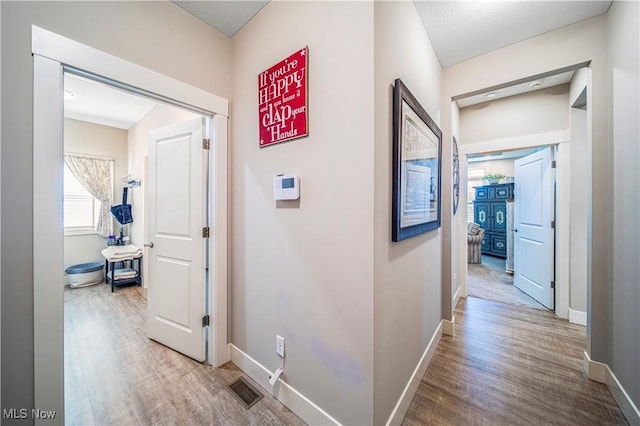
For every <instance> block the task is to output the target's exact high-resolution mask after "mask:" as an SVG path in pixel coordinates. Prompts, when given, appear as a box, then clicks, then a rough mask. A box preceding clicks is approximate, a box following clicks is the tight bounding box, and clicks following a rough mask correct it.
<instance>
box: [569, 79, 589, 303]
mask: <svg viewBox="0 0 640 426" xmlns="http://www.w3.org/2000/svg"><path fill="white" fill-rule="evenodd" d="M570 87H571V90H570V96H569V103H568V106H569V108H568V110H569V111H570V117H571V118H570V122H571V126H570V132H571V133H570V139H571V160H570V165H569V167H570V171H569V173H570V191H571V196H570V207H569V208H570V210H571V224H570V227H571V230H570V233H571V237H570V239H571V245H570V250H571V254H570V262H569V263H570V265H571V266H570V282H571V286H570V293H569V307H570V308H571V309H573V310H576V311H581V312H586V311H587V268H588V265H587V212H586V208H585V206H586V205H587V199H588V194H587V186H586V185H584V182H586V181H587V179H588V176H589V175H588V173H589V170H588V159H587V151H588V148H587V144H588V125H589V123H588V117H587V114H588V113H587V111H586V107H585V109H579V108H572V105H574V104H575V102H576V99H577V98H578V96H580V93H581V92H582V90H587V70H586V69H579V70H577V71H576V74H575V75H574V77H573V79H572V80H571V84H570Z"/></svg>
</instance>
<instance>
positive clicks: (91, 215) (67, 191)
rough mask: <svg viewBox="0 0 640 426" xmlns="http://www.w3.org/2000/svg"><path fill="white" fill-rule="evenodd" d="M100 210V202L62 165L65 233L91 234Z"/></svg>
mask: <svg viewBox="0 0 640 426" xmlns="http://www.w3.org/2000/svg"><path fill="white" fill-rule="evenodd" d="M99 212H100V202H99V201H98V200H97V199H96V198H95V197H93V196H92V195H91V194H89V192H88V191H87V190H86V189H84V187H83V186H82V185H81V184H80V182H78V180H77V179H76V178H75V176H74V175H73V173H71V170H69V168H68V167H67V166H66V165H65V166H64V215H63V217H64V231H65V234H92V233H95V232H96V223H97V220H98V214H99Z"/></svg>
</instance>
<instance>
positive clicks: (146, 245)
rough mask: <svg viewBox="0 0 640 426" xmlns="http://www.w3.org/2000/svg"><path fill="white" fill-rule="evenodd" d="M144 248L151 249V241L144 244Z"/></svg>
mask: <svg viewBox="0 0 640 426" xmlns="http://www.w3.org/2000/svg"><path fill="white" fill-rule="evenodd" d="M144 246H145V247H149V248H153V241H151V242H149V243H144Z"/></svg>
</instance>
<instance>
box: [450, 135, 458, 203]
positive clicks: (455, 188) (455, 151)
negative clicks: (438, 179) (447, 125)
mask: <svg viewBox="0 0 640 426" xmlns="http://www.w3.org/2000/svg"><path fill="white" fill-rule="evenodd" d="M451 148H452V150H453V214H454V215H455V214H456V213H457V212H458V203H459V202H460V154H459V153H458V141H456V137H455V136H454V137H453V146H452V147H451Z"/></svg>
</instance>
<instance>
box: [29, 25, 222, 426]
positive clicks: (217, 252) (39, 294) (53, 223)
mask: <svg viewBox="0 0 640 426" xmlns="http://www.w3.org/2000/svg"><path fill="white" fill-rule="evenodd" d="M31 34H32V37H31V42H32V43H31V51H32V53H33V55H34V62H33V70H34V74H33V93H34V98H33V108H34V114H33V129H34V132H33V165H34V167H33V194H34V197H33V200H34V204H33V205H34V209H33V224H34V225H33V235H34V248H37V249H38V250H35V249H34V253H33V273H34V276H33V292H34V299H33V305H34V306H33V308H34V309H33V310H34V318H33V321H34V324H33V327H34V377H33V379H34V404H35V406H36V407H39V408H41V409H46V410H55V411H56V412H57V413H58V415H57V416H56V418H55V419H53V420H44V419H36V424H44V423H51V424H58V423H61V422H64V377H63V347H64V343H63V332H64V328H63V321H62V318H63V294H62V291H63V286H62V283H61V282H62V277H63V266H62V260H61V255H60V253H62V229H61V227H60V226H59V224H60V223H61V222H60V220H61V219H60V218H59V216H58V215H55V214H51V212H52V211H54V212H55V211H58V212H61V211H62V174H61V173H60V172H59V171H60V170H62V167H63V159H62V146H63V145H62V105H63V97H62V93H63V75H62V74H63V73H62V66H63V65H64V66H72V67H75V68H76V69H80V70H84V71H85V72H87V73H91V74H94V75H97V76H101V77H104V78H108V79H111V80H113V81H118V82H121V83H123V84H125V85H129V86H131V87H136V88H139V89H142V90H145V91H146V92H148V93H155V94H158V95H161V96H162V97H163V98H164V99H166V100H175V101H177V102H178V103H179V104H180V105H181V106H193V107H194V108H196V109H197V110H199V111H204V112H206V113H207V114H210V115H212V116H213V119H212V120H213V132H214V134H213V139H214V141H215V143H214V144H212V150H211V151H212V154H211V155H212V157H213V162H214V164H215V169H214V172H213V173H211V177H210V185H211V188H212V189H213V193H212V197H213V198H212V200H211V208H212V211H211V212H212V220H213V222H212V226H213V228H212V229H215V231H214V232H215V235H216V239H215V246H214V247H212V248H211V250H210V251H209V262H210V265H211V268H212V270H211V275H210V276H211V283H212V284H211V291H210V292H209V303H210V305H211V306H212V307H213V309H214V310H215V312H216V315H217V321H215V322H213V324H212V326H210V327H209V331H210V339H209V361H210V362H211V363H212V364H213V365H214V366H220V365H222V364H224V363H225V362H226V361H227V360H228V352H227V350H226V347H227V322H226V315H227V233H226V226H227V136H228V135H227V127H228V123H227V118H228V101H227V100H226V99H223V98H221V97H219V96H216V95H213V94H211V93H208V92H205V91H203V90H201V89H198V88H196V87H193V86H189V85H187V84H185V83H183V82H181V81H178V80H175V79H172V78H169V77H166V76H164V75H162V74H159V73H157V72H155V71H153V70H150V69H148V68H144V67H142V66H140V65H137V64H134V63H132V62H128V61H126V60H124V59H121V58H118V57H116V56H113V55H111V54H108V53H105V52H102V51H100V50H97V49H95V48H93V47H91V46H88V45H85V44H83V43H79V42H77V41H75V40H72V39H69V38H66V37H63V36H60V35H59V34H56V33H53V32H51V31H47V30H44V29H42V28H39V27H37V26H35V25H34V26H32V31H31ZM49 64H50V65H49ZM169 103H172V102H169ZM45 231H46V232H47V235H46V236H45V237H43V234H42V233H43V232H45ZM36 239H37V241H36ZM58 259H59V260H58ZM52 277H54V278H52ZM55 277H60V278H59V279H56V278H55Z"/></svg>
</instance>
